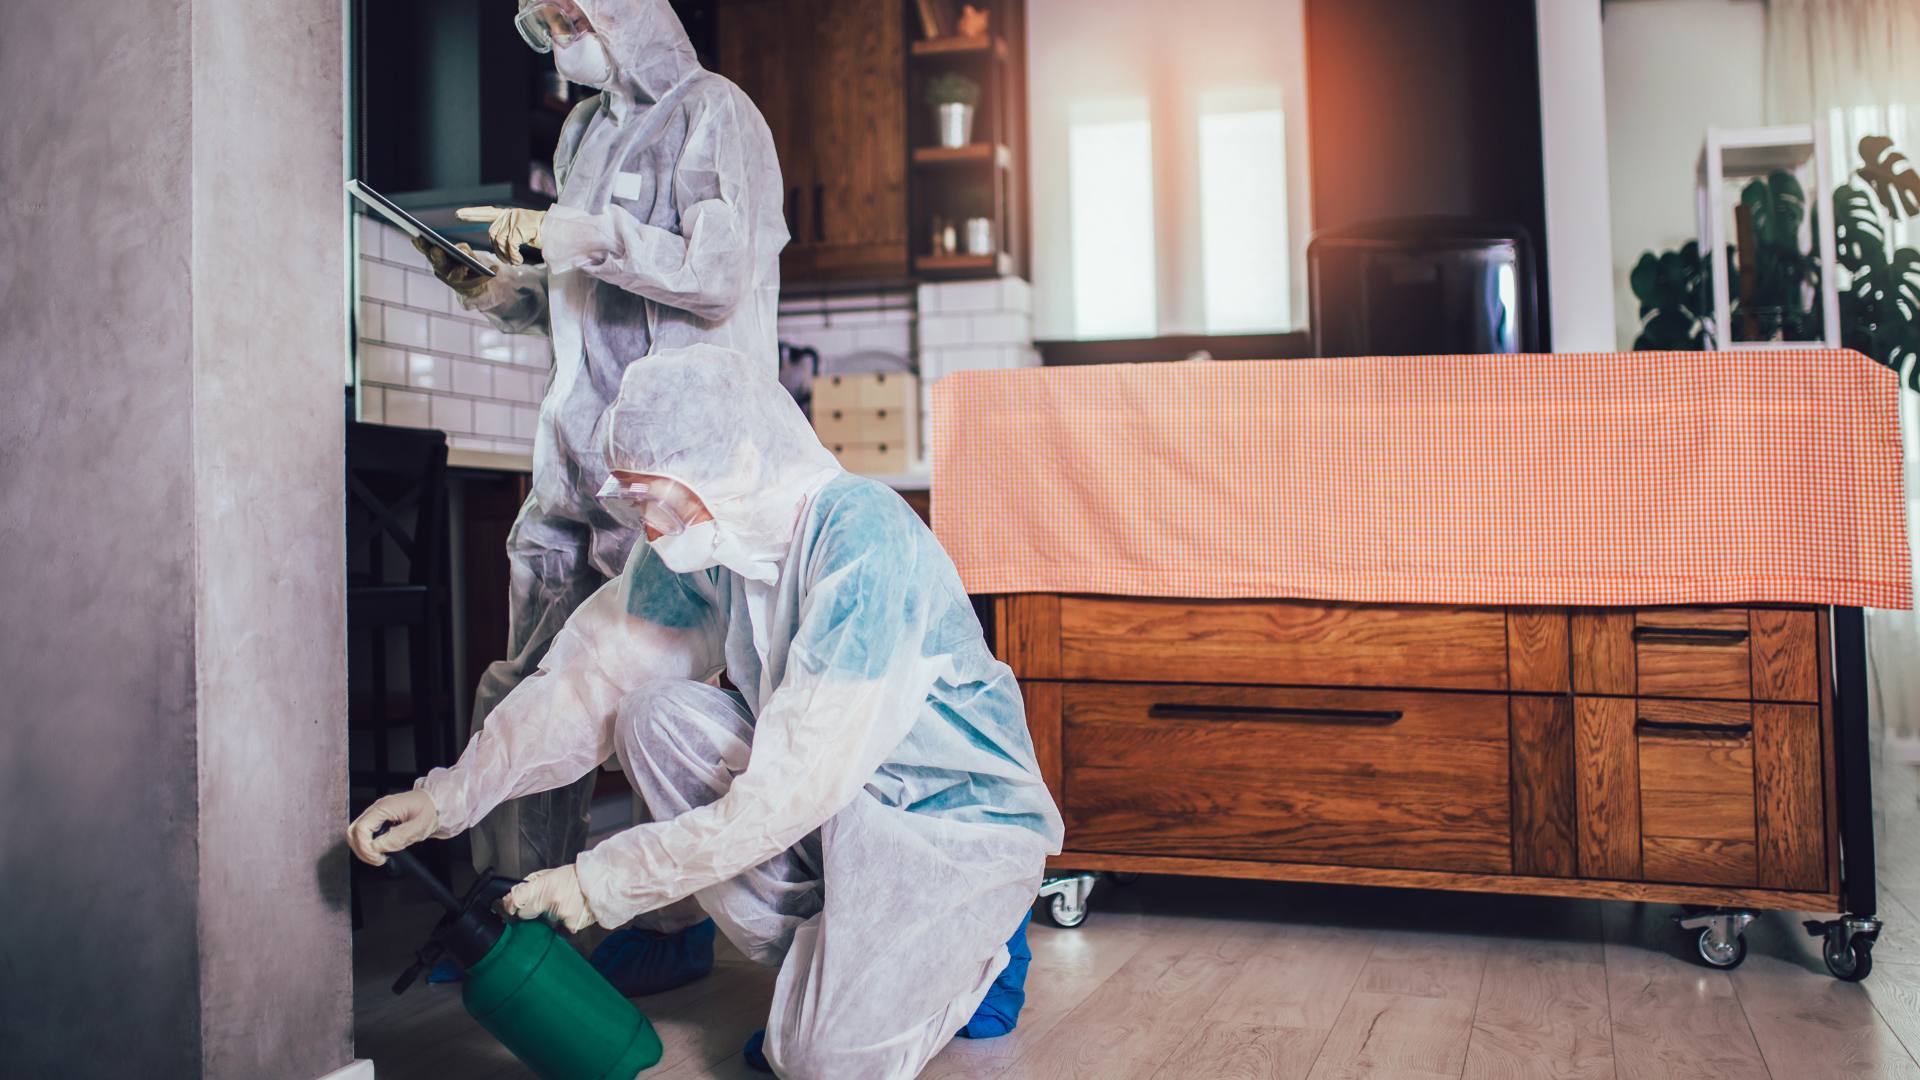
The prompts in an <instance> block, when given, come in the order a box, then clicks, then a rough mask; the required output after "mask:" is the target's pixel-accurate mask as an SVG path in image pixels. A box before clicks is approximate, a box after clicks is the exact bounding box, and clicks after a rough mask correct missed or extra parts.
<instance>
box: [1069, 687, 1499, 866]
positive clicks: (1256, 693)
mask: <svg viewBox="0 0 1920 1080" xmlns="http://www.w3.org/2000/svg"><path fill="white" fill-rule="evenodd" d="M1062 715H1063V719H1064V725H1063V731H1064V740H1063V743H1064V749H1065V778H1064V786H1065V790H1066V794H1067V799H1066V804H1065V806H1064V807H1063V808H1062V809H1063V811H1064V813H1065V815H1066V819H1067V836H1068V844H1069V846H1070V847H1071V848H1072V849H1074V850H1076V851H1105V852H1117V853H1134V854H1155V855H1179V856H1183V857H1211V858H1225V859H1246V860H1265V861H1277V862H1306V863H1315V862H1318V863H1337V864H1340V865H1346V866H1372V867H1393V868H1409V869H1431V870H1461V871H1479V872H1486V873H1508V872H1510V871H1511V869H1512V865H1513V857H1512V829H1511V820H1512V819H1511V813H1510V809H1509V795H1508V739H1507V725H1508V719H1507V702H1506V699H1505V698H1504V697H1502V696H1500V695H1489V694H1418V693H1392V692H1369V691H1341V690H1285V689H1277V688H1270V687H1247V686H1167V685H1152V684H1146V685H1140V684H1132V685H1122V684H1101V685H1095V684H1071V683H1070V684H1067V685H1066V686H1065V688H1064V695H1063V698H1062Z"/></svg>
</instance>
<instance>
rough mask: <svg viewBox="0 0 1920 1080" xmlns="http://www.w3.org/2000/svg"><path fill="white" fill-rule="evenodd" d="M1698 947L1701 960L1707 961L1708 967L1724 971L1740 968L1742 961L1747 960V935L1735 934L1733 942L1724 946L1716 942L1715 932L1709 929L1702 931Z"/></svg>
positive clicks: (1697, 943)
mask: <svg viewBox="0 0 1920 1080" xmlns="http://www.w3.org/2000/svg"><path fill="white" fill-rule="evenodd" d="M1696 946H1697V947H1698V948H1699V950H1700V959H1702V960H1704V961H1706V964H1707V966H1708V967H1711V968H1719V969H1721V970H1722V971H1727V970H1731V969H1733V968H1737V967H1739V966H1740V961H1742V960H1745V959H1746V958H1747V935H1745V934H1735V935H1734V937H1733V941H1731V942H1729V943H1727V944H1724V945H1723V944H1721V943H1719V942H1717V941H1715V940H1714V938H1713V930H1712V928H1710V927H1709V928H1705V929H1702V930H1701V931H1700V938H1699V940H1698V942H1696Z"/></svg>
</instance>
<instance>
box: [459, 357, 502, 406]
mask: <svg viewBox="0 0 1920 1080" xmlns="http://www.w3.org/2000/svg"><path fill="white" fill-rule="evenodd" d="M453 391H454V393H456V394H470V395H472V396H474V397H493V396H494V389H493V369H492V368H490V367H488V366H487V365H485V364H482V363H480V362H478V361H475V360H455V361H454V362H453Z"/></svg>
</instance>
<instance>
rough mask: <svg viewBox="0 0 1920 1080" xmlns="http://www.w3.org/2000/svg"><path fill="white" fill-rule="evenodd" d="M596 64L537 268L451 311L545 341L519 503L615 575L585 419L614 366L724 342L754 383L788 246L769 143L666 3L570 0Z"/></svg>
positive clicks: (768, 348) (598, 409) (515, 272)
mask: <svg viewBox="0 0 1920 1080" xmlns="http://www.w3.org/2000/svg"><path fill="white" fill-rule="evenodd" d="M575 2H576V3H577V4H578V6H579V7H580V9H581V11H582V12H584V13H585V14H586V16H587V18H588V19H589V20H590V21H591V22H592V24H593V32H594V34H595V35H596V36H597V37H598V38H599V39H600V41H601V42H602V44H603V45H604V46H605V48H606V50H607V53H608V55H609V57H610V58H611V60H612V62H613V79H612V82H611V83H610V85H608V86H606V87H604V88H602V91H601V93H599V94H596V95H594V96H593V97H590V98H587V99H586V100H584V101H582V102H580V103H579V104H578V105H576V106H575V107H574V110H573V112H572V113H571V114H570V115H569V116H568V118H567V121H566V124H565V126H564V127H563V128H562V130H561V133H560V142H559V146H558V148H557V149H556V150H555V152H554V176H555V179H556V180H557V181H558V183H559V186H560V197H559V199H558V200H557V201H556V202H555V204H554V206H553V208H552V209H551V210H549V211H548V213H547V216H546V219H545V221H544V223H543V225H542V227H541V242H542V249H541V251H542V255H543V256H544V258H545V260H546V261H545V263H544V264H543V265H532V266H501V267H498V270H499V273H498V275H497V276H496V277H494V278H493V279H491V280H490V281H489V282H488V287H487V288H486V289H485V290H484V291H482V292H480V293H479V294H478V295H476V296H473V297H470V298H467V299H465V300H463V301H462V302H463V303H464V304H465V305H466V306H467V307H469V308H471V309H474V310H478V311H482V312H485V313H486V314H487V316H488V317H489V318H490V319H491V320H492V321H493V322H494V323H495V325H496V326H497V327H499V328H500V329H502V330H505V331H507V332H509V333H512V332H517V331H541V330H544V331H546V332H548V334H549V336H550V338H551V340H552V345H553V376H552V380H551V382H550V383H549V385H548V389H547V393H546V396H545V399H544V401H543V403H542V406H541V411H540V423H539V428H538V430H537V432H536V434H535V441H534V494H535V496H536V497H537V498H538V500H539V505H540V507H541V509H542V510H544V511H545V512H547V513H549V514H553V515H556V516H559V517H563V518H567V519H571V520H574V521H581V522H587V523H589V524H591V525H592V526H593V527H594V528H595V531H596V533H601V532H604V533H607V534H609V536H607V537H602V536H599V535H596V536H595V538H594V544H593V561H594V563H595V564H596V565H597V566H598V568H599V570H600V572H601V573H602V574H603V575H606V576H612V575H613V574H615V573H618V571H619V568H620V565H621V563H622V561H623V559H624V557H625V555H626V552H627V550H628V547H629V546H630V545H631V543H632V540H633V534H632V533H631V531H629V530H626V529H624V528H622V527H620V526H618V525H617V524H615V523H613V522H612V521H611V520H610V519H608V518H607V517H606V516H605V515H604V514H601V513H599V512H598V509H597V507H595V505H594V502H593V492H594V491H595V490H597V489H598V488H599V485H600V483H601V482H602V481H603V480H605V479H606V464H605V461H604V460H603V458H602V450H603V448H604V447H605V445H606V431H605V428H604V426H603V424H602V416H601V414H602V413H603V412H604V411H605V409H606V406H607V404H608V403H609V402H611V401H612V399H613V396H614V394H615V393H617V392H618V390H619V388H620V374H621V372H623V371H624V370H625V369H626V367H627V365H629V364H631V363H634V362H636V361H639V360H641V359H643V358H644V357H646V356H647V355H648V354H650V353H652V352H655V351H658V350H660V349H668V348H680V347H684V346H687V345H693V344H703V343H705V344H715V345H721V346H725V347H726V348H729V349H732V350H734V351H736V352H740V353H743V354H745V355H746V356H748V357H750V358H752V359H754V360H756V361H758V362H759V364H760V365H761V366H762V367H764V369H765V370H766V371H767V372H769V373H771V372H774V371H776V370H777V369H778V366H779V348H778V345H777V343H776V341H775V337H774V332H775V331H774V319H775V314H776V310H777V307H778V303H779V294H780V261H779V260H780V249H781V248H783V247H784V246H786V242H787V239H788V236H787V227H786V221H785V218H784V216H783V212H782V202H783V192H782V187H781V181H780V166H779V163H778V161H777V160H776V158H775V156H774V147H773V136H772V134H771V133H770V132H769V131H768V130H767V125H766V122H765V121H764V120H763V119H762V118H761V116H760V113H759V111H758V110H757V109H756V108H754V105H753V102H751V101H750V100H748V98H747V96H746V95H745V94H744V93H742V92H741V91H740V89H739V88H738V87H736V86H734V85H733V84H732V83H731V82H728V81H727V80H726V79H724V78H722V77H720V76H719V75H715V74H713V73H712V72H709V71H707V70H705V69H703V68H702V67H701V66H700V64H699V61H698V60H697V59H696V58H695V56H694V51H693V45H692V43H691V42H690V41H689V40H688V39H687V34H686V31H685V30H684V29H683V28H682V27H681V25H680V20H679V18H678V17H677V16H676V15H674V13H673V10H672V8H671V7H669V6H668V4H667V0H575Z"/></svg>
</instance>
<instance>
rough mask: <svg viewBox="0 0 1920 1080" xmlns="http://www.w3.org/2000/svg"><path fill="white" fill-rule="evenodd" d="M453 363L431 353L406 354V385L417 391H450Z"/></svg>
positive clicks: (451, 387)
mask: <svg viewBox="0 0 1920 1080" xmlns="http://www.w3.org/2000/svg"><path fill="white" fill-rule="evenodd" d="M453 363H454V362H453V361H451V360H448V359H447V358H446V357H444V356H435V355H433V354H432V353H423V352H417V353H408V354H407V385H408V386H412V387H414V388H415V389H419V390H451V389H453Z"/></svg>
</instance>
